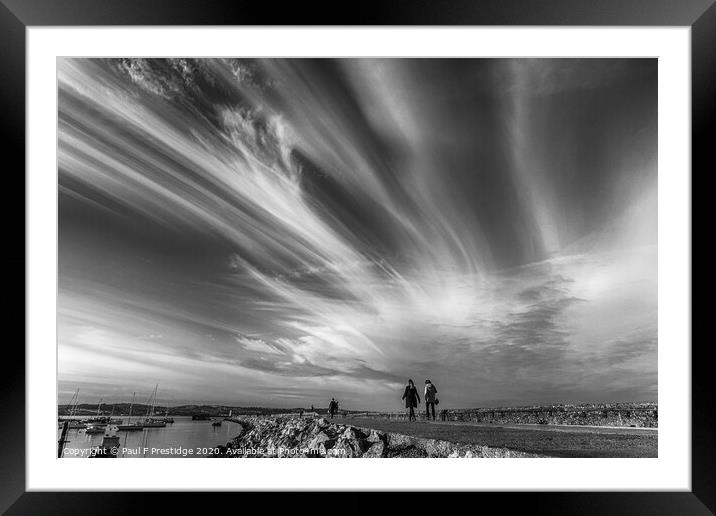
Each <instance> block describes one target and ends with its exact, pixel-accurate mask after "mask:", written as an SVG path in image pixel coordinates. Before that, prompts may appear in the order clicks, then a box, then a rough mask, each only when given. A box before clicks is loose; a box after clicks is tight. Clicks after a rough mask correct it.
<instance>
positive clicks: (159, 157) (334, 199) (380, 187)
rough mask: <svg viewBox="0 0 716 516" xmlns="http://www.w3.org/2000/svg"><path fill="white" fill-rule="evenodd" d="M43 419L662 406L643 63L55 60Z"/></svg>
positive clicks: (650, 79)
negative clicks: (54, 310)
mask: <svg viewBox="0 0 716 516" xmlns="http://www.w3.org/2000/svg"><path fill="white" fill-rule="evenodd" d="M58 111H59V113H58V169H59V172H58V217H59V250H58V253H59V254H58V273H59V294H58V401H59V403H67V402H68V401H69V399H70V398H71V397H72V394H73V393H74V391H75V389H77V388H79V389H80V402H84V403H96V402H97V401H98V399H99V398H100V397H101V398H103V399H104V402H105V403H110V402H122V401H125V402H126V401H130V400H131V397H132V393H133V392H136V393H137V399H138V400H139V401H142V399H143V397H148V396H149V394H150V392H151V391H152V389H153V388H154V385H155V384H157V383H158V384H159V390H158V401H159V403H169V404H172V405H175V404H184V403H210V404H230V405H243V406H248V405H260V406H271V407H301V406H303V407H308V406H310V405H312V404H313V405H315V406H321V407H322V406H326V405H327V403H328V401H329V400H330V398H331V397H335V398H336V399H338V400H339V402H340V404H341V407H342V408H345V409H353V410H400V409H401V407H402V406H403V404H402V402H401V399H400V398H401V395H402V390H403V386H404V385H405V383H406V382H407V379H408V378H412V379H413V380H414V381H415V382H416V384H417V385H418V386H422V385H423V384H424V381H425V380H426V379H428V378H429V379H431V380H432V381H433V382H434V383H435V385H436V386H437V388H438V393H439V394H438V397H439V398H440V401H441V408H442V407H445V408H466V407H481V406H483V407H489V406H509V405H513V406H514V405H532V404H547V403H549V404H552V403H580V402H582V403H591V402H614V401H656V396H657V247H656V244H657V146H656V145H657V61H656V60H655V59H179V58H173V59H138V58H136V59H119V58H117V59H74V58H73V59H60V60H59V61H58Z"/></svg>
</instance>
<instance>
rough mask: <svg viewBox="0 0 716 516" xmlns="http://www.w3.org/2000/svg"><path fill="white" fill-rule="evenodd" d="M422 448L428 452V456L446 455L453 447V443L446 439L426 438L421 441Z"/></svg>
mask: <svg viewBox="0 0 716 516" xmlns="http://www.w3.org/2000/svg"><path fill="white" fill-rule="evenodd" d="M423 449H424V450H425V453H427V454H428V457H447V456H449V455H450V453H452V451H453V449H455V445H453V444H451V443H449V442H447V441H438V440H435V439H426V440H425V442H424V443H423Z"/></svg>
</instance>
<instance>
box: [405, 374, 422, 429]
mask: <svg viewBox="0 0 716 516" xmlns="http://www.w3.org/2000/svg"><path fill="white" fill-rule="evenodd" d="M401 399H403V400H405V408H406V409H410V412H409V413H408V421H417V420H418V418H416V417H415V408H416V407H417V406H418V403H420V395H419V394H418V389H416V388H415V384H414V383H413V380H408V385H406V386H405V392H403V397H402V398H401Z"/></svg>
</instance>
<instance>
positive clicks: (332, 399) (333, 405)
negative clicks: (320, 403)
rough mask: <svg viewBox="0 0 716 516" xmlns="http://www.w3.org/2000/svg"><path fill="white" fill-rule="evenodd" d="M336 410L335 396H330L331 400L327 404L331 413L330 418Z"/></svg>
mask: <svg viewBox="0 0 716 516" xmlns="http://www.w3.org/2000/svg"><path fill="white" fill-rule="evenodd" d="M336 412H338V402H337V401H336V398H331V402H330V403H329V404H328V413H329V414H330V415H331V419H333V416H335V415H336Z"/></svg>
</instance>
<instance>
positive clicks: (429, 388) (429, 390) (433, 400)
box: [425, 380, 438, 421]
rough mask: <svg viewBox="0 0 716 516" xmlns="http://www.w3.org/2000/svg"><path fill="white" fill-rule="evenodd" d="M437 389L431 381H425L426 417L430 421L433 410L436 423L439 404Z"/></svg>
mask: <svg viewBox="0 0 716 516" xmlns="http://www.w3.org/2000/svg"><path fill="white" fill-rule="evenodd" d="M437 393H438V389H437V387H435V384H434V383H432V382H431V381H430V380H425V417H426V418H428V419H430V409H431V408H432V409H433V421H435V405H436V404H437V403H438V397H437V396H436V394H437Z"/></svg>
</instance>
